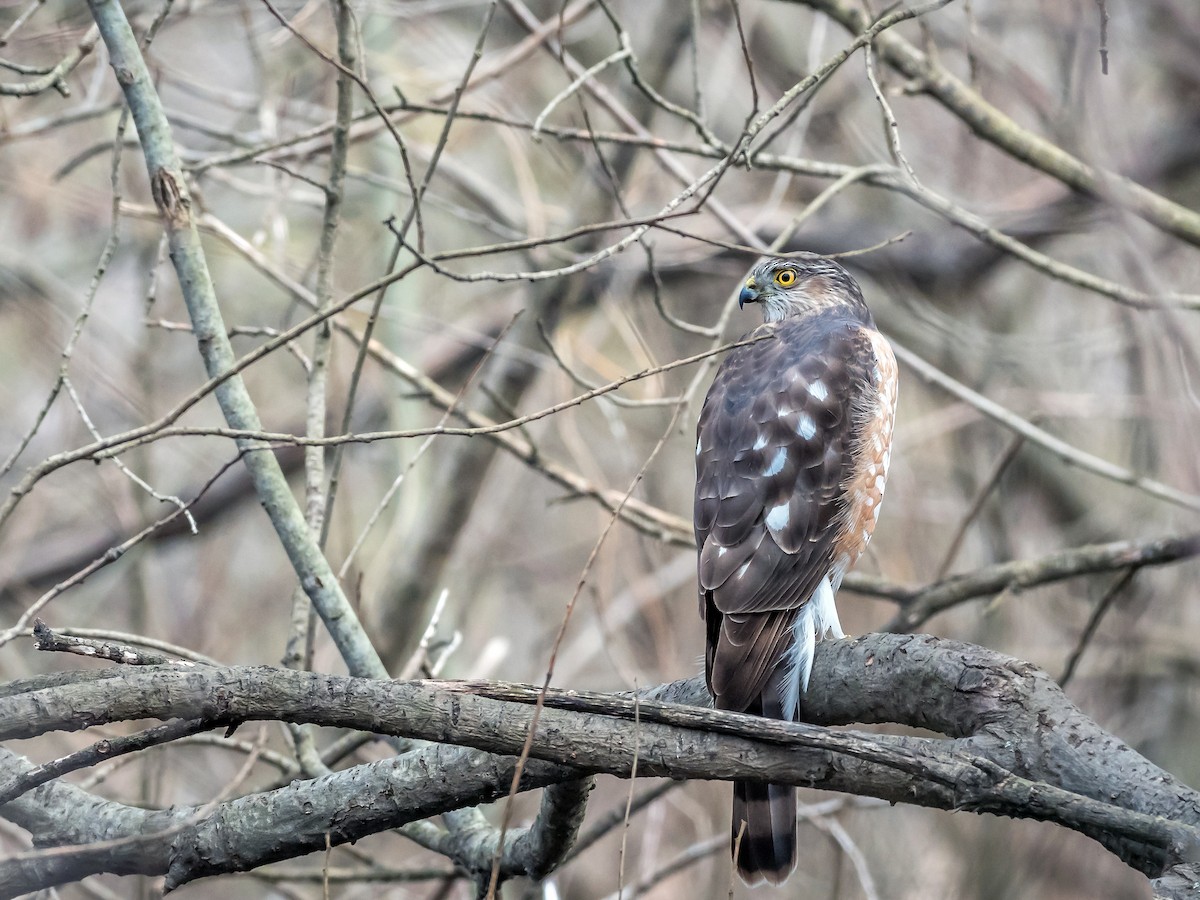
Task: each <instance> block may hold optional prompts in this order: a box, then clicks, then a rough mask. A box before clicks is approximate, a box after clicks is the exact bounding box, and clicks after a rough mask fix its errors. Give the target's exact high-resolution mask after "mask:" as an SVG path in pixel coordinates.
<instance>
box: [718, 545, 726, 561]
mask: <svg viewBox="0 0 1200 900" xmlns="http://www.w3.org/2000/svg"><path fill="white" fill-rule="evenodd" d="M728 552H729V548H728V547H718V548H717V559H720V558H721V557H722V556H724V555H725V554H726V553H728Z"/></svg>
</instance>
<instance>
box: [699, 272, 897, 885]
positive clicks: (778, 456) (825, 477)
mask: <svg viewBox="0 0 1200 900" xmlns="http://www.w3.org/2000/svg"><path fill="white" fill-rule="evenodd" d="M738 299H739V303H741V304H744V303H758V304H760V305H761V306H762V312H763V319H764V320H765V322H764V324H763V325H760V326H759V327H758V328H757V329H755V330H754V331H753V332H752V333H751V334H750V335H748V337H758V336H760V335H762V336H768V337H766V339H764V340H760V341H757V342H755V343H752V344H748V345H746V346H743V347H738V348H737V349H735V350H733V351H732V352H730V353H729V355H728V356H726V357H725V360H724V362H723V363H722V364H721V367H720V369H719V370H718V371H717V375H716V378H715V379H714V380H713V384H712V387H711V388H710V389H709V392H708V397H707V398H705V401H704V408H703V410H702V411H701V413H700V423H699V425H698V426H697V428H696V437H697V440H696V504H695V528H696V545H697V546H698V547H699V553H700V558H699V566H698V572H699V581H700V614H701V615H702V616H703V617H704V622H705V631H706V634H707V648H706V651H705V674H706V676H707V679H708V688H709V690H710V691H711V692H712V695H713V698H714V700H715V703H716V706H717V708H718V709H731V710H736V711H738V712H749V713H754V714H756V715H761V716H767V717H769V718H773V719H783V720H785V721H796V720H797V719H799V717H800V703H801V699H802V697H803V695H804V692H805V690H807V688H808V679H809V672H810V671H811V669H812V660H813V650H814V647H815V643H816V641H817V640H820V639H822V638H824V637H825V636H826V635H827V634H832V635H833V636H834V637H839V638H840V637H843V634H842V630H841V626H840V625H839V623H838V616H837V609H836V608H835V606H834V602H833V598H834V594H836V592H837V589H838V587H839V586H840V585H841V582H842V577H843V576H844V575H845V574H846V572H847V571H848V570H849V569H850V567H851V566H853V565H854V563H855V562H856V561H857V560H858V557H859V556H860V555H861V554H862V552H863V550H865V549H866V546H867V542H868V541H869V540H870V538H871V532H872V531H873V530H874V529H875V522H876V519H877V518H878V516H879V504H880V501H882V499H883V488H884V482H885V480H886V479H887V472H888V463H889V462H890V460H891V443H892V423H893V419H894V416H895V410H896V359H895V357H894V356H893V355H892V350H891V347H890V346H889V345H888V342H887V341H886V340H885V339H884V337H883V335H881V334H880V333H879V332H878V331H877V330H876V329H875V323H874V320H873V319H872V318H871V313H870V312H869V311H868V310H867V307H866V304H865V303H864V302H863V297H862V291H861V290H860V289H859V287H858V284H857V283H856V282H855V281H854V279H853V278H851V277H850V275H849V273H847V272H846V270H845V269H843V268H842V267H841V266H840V265H838V264H837V263H835V262H832V261H830V260H826V259H820V258H805V259H771V260H767V261H764V262H761V263H759V264H758V265H757V266H755V267H754V269H753V270H752V271H751V272H750V275H749V277H748V278H747V280H746V282H745V285H744V287H743V288H742V290H741V294H740V296H739V298H738ZM733 845H734V849H735V853H736V857H737V858H736V863H737V868H738V873H739V874H740V875H741V877H742V878H743V880H745V881H746V882H748V883H750V884H754V883H755V882H758V881H760V880H763V879H765V880H766V881H769V882H772V883H775V884H778V883H779V882H781V881H783V880H784V879H785V878H787V876H788V874H789V873H790V872H791V870H792V869H793V868H794V867H795V864H796V796H795V789H794V788H792V787H790V786H786V785H774V784H761V783H758V782H750V781H738V782H734V786H733Z"/></svg>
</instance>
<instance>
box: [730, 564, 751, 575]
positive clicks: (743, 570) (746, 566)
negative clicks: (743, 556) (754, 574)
mask: <svg viewBox="0 0 1200 900" xmlns="http://www.w3.org/2000/svg"><path fill="white" fill-rule="evenodd" d="M750 562H751V560H746V561H745V562H744V563H742V565H741V566H740V567H739V568H738V570H737V574H736V575H734V576H733V577H734V578H741V577H742V576H743V575H745V574H746V570H747V569H749V568H750Z"/></svg>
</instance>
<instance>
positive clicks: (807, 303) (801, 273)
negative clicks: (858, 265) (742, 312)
mask: <svg viewBox="0 0 1200 900" xmlns="http://www.w3.org/2000/svg"><path fill="white" fill-rule="evenodd" d="M747 303H761V304H762V313H763V320H764V321H766V322H778V321H779V320H781V319H785V318H787V317H788V316H795V315H799V314H801V313H806V312H811V311H812V310H815V309H824V308H828V307H830V306H847V307H850V309H851V310H853V311H854V312H855V313H857V314H859V315H861V316H863V317H866V316H867V315H868V313H867V307H866V304H865V303H864V302H863V296H862V291H861V290H860V289H859V287H858V282H856V281H855V280H854V279H853V278H851V277H850V273H849V272H847V271H846V270H845V269H843V268H842V267H841V265H839V264H838V263H836V262H834V261H833V260H831V259H825V258H824V257H820V256H812V257H801V258H795V259H765V260H763V261H762V262H760V263H759V264H758V265H756V266H755V267H754V268H753V269H751V270H750V275H749V277H748V278H747V279H746V281H745V283H744V284H743V285H742V292H741V293H740V294H739V295H738V306H744V305H745V304H747Z"/></svg>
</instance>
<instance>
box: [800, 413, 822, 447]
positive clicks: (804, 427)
mask: <svg viewBox="0 0 1200 900" xmlns="http://www.w3.org/2000/svg"><path fill="white" fill-rule="evenodd" d="M816 433H817V422H816V420H815V419H814V418H813V417H812V416H810V415H809V414H808V413H806V412H802V413H800V421H799V422H797V423H796V434H798V435H800V437H802V438H804V439H805V440H806V441H811V440H812V439H813V436H814V435H815V434H816Z"/></svg>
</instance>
